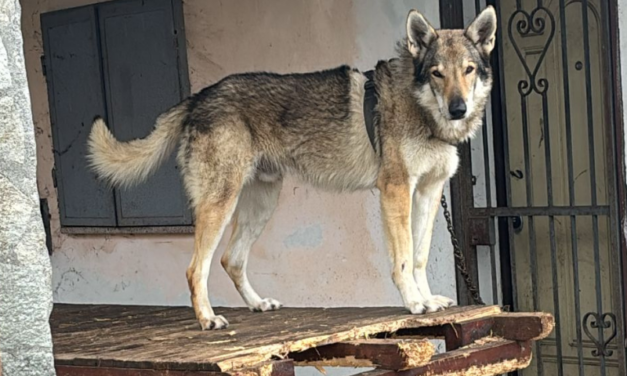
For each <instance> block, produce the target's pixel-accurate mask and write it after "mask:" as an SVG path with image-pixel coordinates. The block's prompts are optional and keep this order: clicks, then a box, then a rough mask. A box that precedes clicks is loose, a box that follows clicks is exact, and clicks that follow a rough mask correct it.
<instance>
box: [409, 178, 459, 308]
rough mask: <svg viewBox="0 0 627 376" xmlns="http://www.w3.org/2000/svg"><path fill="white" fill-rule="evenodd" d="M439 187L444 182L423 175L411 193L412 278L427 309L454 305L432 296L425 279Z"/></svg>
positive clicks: (441, 297)
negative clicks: (423, 177)
mask: <svg viewBox="0 0 627 376" xmlns="http://www.w3.org/2000/svg"><path fill="white" fill-rule="evenodd" d="M443 188H444V181H433V180H429V179H428V178H427V177H425V179H423V180H422V181H421V182H420V183H419V184H418V186H417V187H416V190H415V191H414V195H413V196H414V197H413V207H412V234H413V245H414V279H415V280H416V285H417V286H418V291H420V294H421V295H422V296H423V298H424V299H425V302H424V305H425V308H426V311H427V312H436V311H440V310H443V309H444V308H446V307H450V306H451V305H453V304H454V301H453V300H452V299H449V298H447V297H445V296H440V295H432V294H431V289H430V288H429V281H428V280H427V262H428V261H429V250H430V248H431V238H432V237H433V224H434V222H435V217H436V215H437V214H438V209H439V207H440V198H441V197H442V190H443Z"/></svg>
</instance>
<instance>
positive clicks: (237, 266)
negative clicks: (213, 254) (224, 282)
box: [221, 177, 282, 311]
mask: <svg viewBox="0 0 627 376" xmlns="http://www.w3.org/2000/svg"><path fill="white" fill-rule="evenodd" d="M277 179H278V180H277V181H273V182H265V181H261V180H259V179H255V180H253V181H251V182H249V183H247V184H246V185H245V186H244V189H243V190H242V193H241V195H240V198H239V202H238V204H237V209H236V211H235V214H234V216H233V234H232V235H231V240H230V242H229V245H228V248H227V250H226V252H224V255H223V256H222V259H221V261H222V266H223V267H224V269H225V270H226V272H227V273H228V275H229V276H230V277H231V280H233V283H234V284H235V287H236V288H237V291H239V293H240V295H241V296H242V299H244V301H245V302H246V304H247V305H248V307H249V308H250V309H251V310H252V311H271V310H276V309H279V308H281V303H280V302H278V301H276V300H274V299H271V298H264V299H262V298H261V297H260V296H259V294H257V292H255V290H254V289H253V288H252V286H251V285H250V282H249V281H248V276H247V273H246V266H247V264H248V255H249V252H250V248H251V247H252V245H253V243H254V242H255V241H256V240H257V238H258V237H259V235H260V234H261V232H262V231H263V229H264V227H265V225H266V223H267V222H268V220H269V219H270V217H271V216H272V213H273V212H274V209H275V208H276V206H277V202H278V199H279V192H280V191H281V183H282V181H281V180H280V178H279V177H277Z"/></svg>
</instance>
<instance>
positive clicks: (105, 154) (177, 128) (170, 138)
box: [87, 103, 186, 187]
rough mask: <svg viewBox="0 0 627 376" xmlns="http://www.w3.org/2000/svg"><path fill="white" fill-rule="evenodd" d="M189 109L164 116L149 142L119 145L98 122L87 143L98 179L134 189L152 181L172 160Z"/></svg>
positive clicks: (176, 109)
mask: <svg viewBox="0 0 627 376" xmlns="http://www.w3.org/2000/svg"><path fill="white" fill-rule="evenodd" d="M185 116H186V106H185V104H184V103H181V104H179V105H178V106H175V107H173V108H171V109H170V110H168V111H167V112H164V113H163V114H161V115H160V116H159V117H158V118H157V121H156V124H155V129H154V130H153V131H152V133H150V134H149V135H148V136H147V137H146V138H142V139H136V140H132V141H128V142H121V141H118V140H117V139H116V138H115V137H114V136H113V134H111V132H110V131H109V128H107V125H106V124H105V121H104V120H103V119H102V118H96V119H95V120H94V123H93V125H92V129H91V133H90V134H89V138H88V140H87V148H88V155H87V158H88V161H89V165H90V167H91V168H92V169H93V170H94V171H95V172H96V173H97V175H98V176H99V177H100V178H101V179H104V180H105V181H107V182H108V183H110V184H111V185H113V186H115V187H130V186H133V185H136V184H138V183H140V182H142V181H144V180H146V178H148V176H150V175H151V174H152V173H153V172H155V170H157V168H158V167H159V166H160V165H161V164H162V163H163V162H164V161H165V160H166V159H167V158H168V157H169V156H170V154H171V153H172V151H173V150H174V148H175V147H176V145H177V143H178V140H179V136H180V134H181V131H182V129H183V121H184V118H185Z"/></svg>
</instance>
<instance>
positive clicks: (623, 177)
mask: <svg viewBox="0 0 627 376" xmlns="http://www.w3.org/2000/svg"><path fill="white" fill-rule="evenodd" d="M496 1H498V0H486V4H490V5H494V4H495V2H496ZM604 1H605V0H604ZM475 2H476V3H478V0H475ZM439 5H440V24H441V27H442V28H463V27H464V26H465V25H464V17H463V9H464V1H463V0H439ZM608 15H609V19H608V21H609V25H608V27H606V28H605V30H604V32H605V33H606V35H605V38H604V40H606V41H607V43H608V44H609V45H607V46H606V47H607V52H606V58H609V59H610V60H609V63H607V66H608V68H609V72H608V75H609V77H608V78H609V80H608V81H609V83H608V84H607V85H604V90H605V92H606V94H607V95H608V96H607V97H608V98H610V99H611V100H610V101H608V102H607V103H606V104H605V106H604V110H605V111H604V113H605V114H606V116H607V121H608V124H610V126H611V128H612V129H611V132H612V133H613V144H612V147H613V148H612V150H608V153H610V154H611V155H607V156H606V158H605V159H606V160H607V161H613V166H612V167H614V166H615V167H616V170H617V171H616V172H615V174H614V175H613V182H612V183H613V184H615V187H614V188H613V190H614V192H615V195H614V197H613V200H612V202H610V203H609V205H610V211H612V212H613V213H614V215H610V226H611V227H613V229H614V234H613V236H612V238H613V241H612V244H613V245H614V246H615V247H619V248H620V253H619V256H620V259H621V270H620V273H619V274H620V277H621V284H619V285H617V286H614V288H615V289H620V291H621V294H620V295H622V297H623V306H622V307H621V309H622V316H623V318H622V319H623V331H624V333H623V336H624V338H627V230H625V231H623V226H625V227H626V228H627V172H626V168H627V164H626V161H625V147H626V146H627V145H626V144H625V139H624V137H625V134H626V131H625V128H624V127H625V124H624V121H623V103H622V97H623V96H622V77H621V61H620V54H619V51H620V45H619V43H620V39H619V25H620V23H619V22H620V20H619V12H618V0H609V1H608ZM499 29H500V30H501V31H502V30H504V29H503V27H502V24H501V20H499ZM501 54H502V51H501V48H500V45H499V43H496V47H495V50H494V53H493V54H492V56H491V64H492V67H493V71H494V86H493V89H492V95H491V104H492V106H491V107H492V111H491V116H492V124H493V140H498V139H501V140H502V139H503V137H502V130H503V127H502V126H503V124H504V123H505V118H504V116H505V114H506V108H507V107H506V103H505V98H504V96H503V95H502V92H503V82H502V81H501V75H500V70H501V65H500V60H501V59H500V58H501V56H500V55H501ZM493 147H494V153H495V155H503V154H504V150H503V145H502V142H494V143H493ZM458 150H459V155H460V166H459V170H458V172H457V174H456V175H455V176H454V177H453V178H452V179H451V182H450V192H451V193H450V195H451V197H450V200H451V207H452V212H453V224H454V225H455V232H456V235H457V238H458V240H459V242H460V246H461V249H462V252H463V253H464V256H465V257H466V260H467V262H468V271H469V273H470V274H471V276H472V279H473V281H474V282H475V283H476V284H477V285H478V281H479V275H478V274H479V272H478V264H477V252H476V247H473V246H471V243H472V241H471V237H472V236H475V237H482V236H485V234H473V233H472V232H471V231H469V230H468V229H467V228H466V227H468V226H465V225H464V224H468V223H469V222H468V221H469V219H470V218H469V215H468V211H469V210H468V209H467V208H470V207H473V206H474V204H473V185H472V181H473V179H472V163H471V160H470V155H471V149H470V143H464V144H462V145H460V146H459V147H458ZM494 168H495V180H496V192H495V194H496V201H497V206H499V207H501V206H507V203H506V197H507V192H506V191H507V190H506V184H507V179H508V177H507V175H506V171H505V166H504V160H503V159H502V158H494ZM611 218H616V219H617V221H612V220H611ZM509 222H510V221H509V220H508V219H507V217H498V218H497V223H498V228H497V231H498V234H499V241H498V246H499V256H500V266H501V268H500V273H501V292H502V304H503V305H504V306H510V307H512V309H513V310H516V308H517V307H516V301H517V299H516V291H515V290H514V286H513V270H512V269H511V267H510V265H511V263H510V262H511V256H510V252H509V250H510V244H509V242H510V234H511V232H510V231H509V229H508V227H509V226H510V223H509ZM456 285H457V295H458V301H459V303H460V304H471V303H472V301H471V299H470V297H469V295H468V292H467V290H466V287H465V284H464V281H463V279H462V278H461V277H460V275H459V272H457V275H456ZM615 292H616V291H615ZM624 347H626V348H627V339H626V340H625V343H624ZM626 361H627V359H626Z"/></svg>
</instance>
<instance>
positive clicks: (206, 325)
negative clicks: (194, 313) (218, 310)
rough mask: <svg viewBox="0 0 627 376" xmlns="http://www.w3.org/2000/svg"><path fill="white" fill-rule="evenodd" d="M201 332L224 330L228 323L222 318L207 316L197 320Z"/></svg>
mask: <svg viewBox="0 0 627 376" xmlns="http://www.w3.org/2000/svg"><path fill="white" fill-rule="evenodd" d="M198 322H199V323H200V326H201V327H202V330H217V329H225V328H226V327H228V326H229V322H228V321H226V319H225V318H224V316H209V317H208V318H207V317H202V318H200V319H198Z"/></svg>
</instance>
